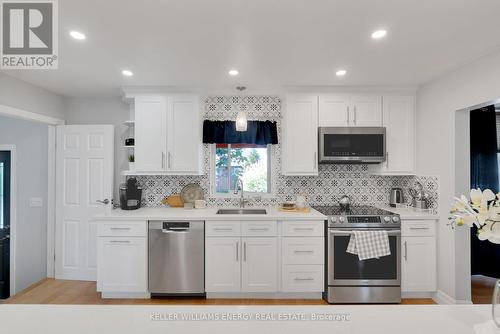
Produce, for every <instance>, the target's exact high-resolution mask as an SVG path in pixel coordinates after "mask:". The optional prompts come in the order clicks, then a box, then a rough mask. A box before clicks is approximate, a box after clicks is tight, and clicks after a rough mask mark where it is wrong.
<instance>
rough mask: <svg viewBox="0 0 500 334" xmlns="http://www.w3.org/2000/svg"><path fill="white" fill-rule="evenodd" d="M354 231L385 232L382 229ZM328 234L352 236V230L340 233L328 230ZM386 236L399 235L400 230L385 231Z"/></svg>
mask: <svg viewBox="0 0 500 334" xmlns="http://www.w3.org/2000/svg"><path fill="white" fill-rule="evenodd" d="M356 231H385V230H383V229H370V230H356ZM330 234H344V235H354V230H348V231H342V230H330ZM387 234H388V235H401V230H394V231H392V230H391V231H387Z"/></svg>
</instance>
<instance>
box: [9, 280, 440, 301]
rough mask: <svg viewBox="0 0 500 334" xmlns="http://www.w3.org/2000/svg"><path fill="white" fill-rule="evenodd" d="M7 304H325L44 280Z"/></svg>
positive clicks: (10, 299)
mask: <svg viewBox="0 0 500 334" xmlns="http://www.w3.org/2000/svg"><path fill="white" fill-rule="evenodd" d="M3 303H6V304H90V305H124V304H125V305H328V304H327V303H326V302H325V301H323V300H305V299H205V298H152V299H102V298H101V294H100V293H98V292H97V291H96V283H95V282H87V281H66V280H55V279H45V280H42V281H40V282H38V283H36V284H34V285H33V286H31V287H29V288H27V289H26V290H23V291H21V292H20V293H18V294H17V295H15V296H13V297H11V298H9V299H7V300H5V301H4V302H3ZM402 304H435V303H434V301H433V300H432V299H404V300H403V301H402Z"/></svg>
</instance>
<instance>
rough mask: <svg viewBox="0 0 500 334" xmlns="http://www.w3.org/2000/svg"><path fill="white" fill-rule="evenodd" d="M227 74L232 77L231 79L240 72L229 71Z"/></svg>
mask: <svg viewBox="0 0 500 334" xmlns="http://www.w3.org/2000/svg"><path fill="white" fill-rule="evenodd" d="M228 73H229V75H231V76H233V77H235V76H237V75H238V74H240V72H238V70H230V71H229V72H228Z"/></svg>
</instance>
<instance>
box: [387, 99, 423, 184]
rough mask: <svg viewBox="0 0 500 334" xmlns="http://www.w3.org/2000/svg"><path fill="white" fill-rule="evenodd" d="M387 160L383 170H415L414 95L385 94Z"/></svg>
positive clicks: (410, 171) (405, 171) (411, 171)
mask: <svg viewBox="0 0 500 334" xmlns="http://www.w3.org/2000/svg"><path fill="white" fill-rule="evenodd" d="M383 115H384V116H383V117H384V123H383V124H384V126H385V127H386V129H387V136H386V147H387V160H386V162H385V163H383V164H381V167H382V172H393V173H407V174H408V173H410V174H411V173H414V172H415V100H414V97H413V96H384V101H383Z"/></svg>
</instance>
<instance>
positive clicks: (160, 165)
mask: <svg viewBox="0 0 500 334" xmlns="http://www.w3.org/2000/svg"><path fill="white" fill-rule="evenodd" d="M166 134H167V99H166V97H164V96H141V97H137V98H136V99H135V150H134V152H135V166H136V169H137V171H141V172H145V171H161V170H164V169H165V154H166V144H167V137H166Z"/></svg>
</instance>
